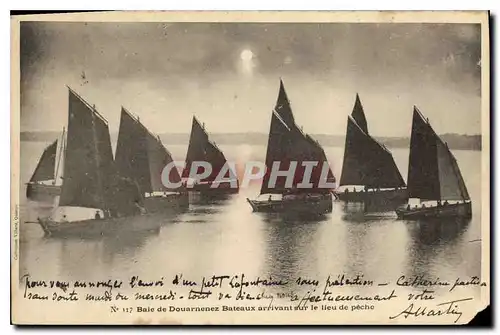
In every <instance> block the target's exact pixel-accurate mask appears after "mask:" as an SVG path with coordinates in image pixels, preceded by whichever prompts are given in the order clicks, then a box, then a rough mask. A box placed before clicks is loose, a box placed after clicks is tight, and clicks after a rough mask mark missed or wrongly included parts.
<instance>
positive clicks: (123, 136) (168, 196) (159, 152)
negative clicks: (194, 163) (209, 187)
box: [115, 107, 189, 213]
mask: <svg viewBox="0 0 500 335" xmlns="http://www.w3.org/2000/svg"><path fill="white" fill-rule="evenodd" d="M172 161H173V160H172V155H171V154H170V152H169V151H168V150H167V149H166V148H165V146H164V145H163V143H162V142H161V139H160V137H159V136H158V135H154V134H153V133H151V132H150V131H149V130H148V129H147V128H146V127H145V126H144V125H143V124H142V123H141V122H140V120H139V118H138V117H135V116H134V115H132V114H131V113H130V112H129V111H128V110H127V109H125V108H124V107H122V110H121V117H120V128H119V131H118V141H117V144H116V153H115V164H116V167H117V169H118V171H119V173H120V175H121V176H122V177H126V178H129V179H130V180H131V181H133V182H134V183H135V184H136V185H137V188H138V189H139V191H140V193H141V195H142V198H143V199H142V200H143V205H144V207H143V208H144V210H145V211H146V212H148V213H153V212H172V211H176V210H179V209H183V208H188V207H189V198H188V195H187V193H186V192H185V191H184V188H183V187H182V186H181V177H180V175H179V172H178V170H177V168H175V167H174V168H172V169H171V170H170V171H169V175H168V176H166V177H168V178H169V181H170V183H171V184H177V185H179V186H178V187H172V188H169V187H167V186H166V185H165V183H164V181H163V180H162V172H163V170H164V168H165V167H166V166H167V164H169V163H172Z"/></svg>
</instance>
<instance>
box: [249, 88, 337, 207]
mask: <svg viewBox="0 0 500 335" xmlns="http://www.w3.org/2000/svg"><path fill="white" fill-rule="evenodd" d="M303 163H306V164H303ZM292 169H293V171H294V174H293V176H291V177H290V179H291V180H290V179H289V177H287V176H284V175H283V174H281V175H279V176H276V179H274V178H271V175H272V174H273V173H272V171H273V170H279V171H285V170H289V171H291V170H292ZM304 179H305V180H304ZM334 183H335V177H334V176H333V173H332V171H331V169H330V167H329V165H328V161H327V159H326V155H325V152H324V150H323V148H322V147H321V145H320V144H319V143H318V142H317V141H316V140H314V139H313V138H312V137H311V136H309V135H307V134H305V133H303V132H302V130H301V129H300V128H299V127H298V126H297V124H296V123H295V120H294V117H293V113H292V109H291V106H290V102H289V100H288V97H287V95H286V92H285V88H284V86H283V82H282V81H280V91H279V95H278V100H277V102H276V107H275V109H274V110H273V112H272V114H271V125H270V130H269V138H268V144H267V153H266V173H265V174H264V178H263V180H262V186H261V190H260V196H259V197H258V198H257V199H255V200H250V199H247V201H248V202H249V204H250V206H251V207H252V209H253V210H254V211H255V212H292V213H297V214H298V213H305V214H318V215H322V214H325V213H330V212H331V211H332V202H333V196H332V189H333V188H334ZM328 185H330V186H331V187H330V188H329V187H328Z"/></svg>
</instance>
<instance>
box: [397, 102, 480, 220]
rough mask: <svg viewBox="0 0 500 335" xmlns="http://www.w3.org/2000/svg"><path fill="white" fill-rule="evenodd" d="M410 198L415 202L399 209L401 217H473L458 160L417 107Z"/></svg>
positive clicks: (409, 181) (409, 179)
mask: <svg viewBox="0 0 500 335" xmlns="http://www.w3.org/2000/svg"><path fill="white" fill-rule="evenodd" d="M408 195H409V198H410V200H413V201H411V202H410V201H409V202H408V204H406V205H404V206H401V207H400V208H398V209H397V210H396V213H397V215H398V217H399V218H402V219H420V218H434V217H454V216H455V217H456V216H458V217H471V216H472V208H471V207H472V205H471V200H470V196H469V192H468V191H467V187H466V186H465V182H464V179H463V177H462V174H461V172H460V169H459V167H458V164H457V161H456V159H455V157H454V156H453V154H452V153H451V151H450V149H449V148H448V145H447V144H446V143H445V142H443V140H442V139H441V138H440V137H439V136H438V135H437V134H436V132H435V131H434V129H433V128H432V126H431V124H430V123H429V120H428V119H425V118H424V116H423V115H422V113H421V112H420V111H419V110H418V108H417V107H414V108H413V121H412V128H411V140H410V160H409V165H408ZM415 200H417V201H418V203H417V204H415V203H413V202H414V201H415Z"/></svg>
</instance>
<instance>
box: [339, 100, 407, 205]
mask: <svg viewBox="0 0 500 335" xmlns="http://www.w3.org/2000/svg"><path fill="white" fill-rule="evenodd" d="M339 186H341V187H342V188H343V190H342V189H339V190H337V192H336V193H337V196H338V197H339V199H340V200H343V201H345V202H362V203H364V204H366V205H367V206H369V207H372V208H374V209H375V208H380V209H387V210H390V211H393V210H394V209H396V208H397V207H398V206H399V205H401V204H403V203H405V202H406V201H407V200H408V192H407V189H406V184H405V182H404V180H403V177H402V176H401V173H400V172H399V170H398V167H397V166H396V163H395V162H394V158H393V157H392V154H391V152H390V151H389V150H387V148H386V147H385V146H384V145H383V144H381V143H379V142H378V141H377V140H375V139H374V138H373V137H372V136H371V135H370V134H369V133H368V125H367V121H366V117H365V113H364V110H363V105H362V104H361V100H360V99H359V95H358V94H356V102H355V104H354V108H353V111H352V114H351V115H350V116H348V120H347V133H346V140H345V150H344V160H343V164H342V174H341V176H340V182H339ZM356 186H358V187H359V186H361V190H356ZM349 187H351V189H349Z"/></svg>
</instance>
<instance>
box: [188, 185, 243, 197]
mask: <svg viewBox="0 0 500 335" xmlns="http://www.w3.org/2000/svg"><path fill="white" fill-rule="evenodd" d="M211 186H212V183H206V184H195V185H193V186H192V187H190V188H188V189H187V190H188V191H189V192H195V193H201V194H207V195H226V194H236V193H238V192H239V191H240V189H239V187H236V188H235V187H231V186H230V185H228V184H223V183H222V184H220V185H218V186H217V187H213V188H212V187H211Z"/></svg>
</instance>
